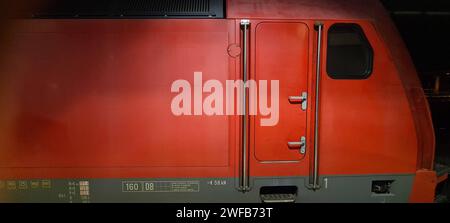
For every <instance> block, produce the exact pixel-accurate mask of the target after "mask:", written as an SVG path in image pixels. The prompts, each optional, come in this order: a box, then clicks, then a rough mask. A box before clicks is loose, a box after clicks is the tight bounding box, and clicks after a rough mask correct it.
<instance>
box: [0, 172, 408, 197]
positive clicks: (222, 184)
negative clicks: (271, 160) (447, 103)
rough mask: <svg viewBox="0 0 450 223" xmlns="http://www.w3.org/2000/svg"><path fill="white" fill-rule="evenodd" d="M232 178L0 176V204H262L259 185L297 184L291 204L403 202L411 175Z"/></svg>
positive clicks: (260, 186)
mask: <svg viewBox="0 0 450 223" xmlns="http://www.w3.org/2000/svg"><path fill="white" fill-rule="evenodd" d="M237 180H238V179H236V178H176V179H159V178H158V179H53V180H46V179H39V180H0V202H82V203H88V202H177V203H179V202H181V203H184V202H193V203H196V202H201V203H239V202H246V203H248V202H250V203H257V202H261V201H262V200H261V198H260V189H261V188H262V187H276V186H296V187H297V197H296V202H307V203H312V202H395V203H398V202H407V201H408V197H409V195H410V193H411V190H412V184H413V180H414V175H363V176H323V177H321V178H320V183H321V189H320V190H316V191H312V190H309V189H308V188H307V184H308V178H307V177H274V178H269V177H259V178H251V187H252V189H251V191H250V192H247V193H242V192H239V191H238V190H237V189H236V187H237V183H238V182H237ZM373 181H393V183H392V184H391V190H390V193H387V194H375V193H373V192H372V182H373Z"/></svg>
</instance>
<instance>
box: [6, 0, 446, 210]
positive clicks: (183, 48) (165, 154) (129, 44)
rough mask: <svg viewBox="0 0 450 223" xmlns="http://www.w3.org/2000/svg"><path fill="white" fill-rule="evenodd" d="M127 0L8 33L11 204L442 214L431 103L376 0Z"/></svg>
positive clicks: (47, 16)
mask: <svg viewBox="0 0 450 223" xmlns="http://www.w3.org/2000/svg"><path fill="white" fill-rule="evenodd" d="M117 1H118V2H119V4H116V5H119V6H118V7H119V9H118V10H117V12H112V13H111V12H108V13H109V14H108V13H104V14H102V13H97V14H95V13H93V12H91V11H89V12H86V11H83V10H81V9H80V11H76V12H72V11H70V12H66V11H64V10H62V11H64V12H66V14H64V13H63V14H61V13H60V12H61V11H57V10H56V11H55V10H53V11H51V10H50V12H48V11H46V12H38V13H35V14H34V16H35V18H32V19H19V20H14V21H13V22H12V24H14V25H13V26H12V27H13V28H12V29H11V30H10V35H9V38H8V39H7V40H6V41H7V43H8V44H7V47H6V48H5V49H4V50H3V52H2V56H3V57H2V60H1V64H0V73H1V76H0V78H1V81H0V105H1V108H2V109H1V115H0V120H1V121H0V167H1V168H0V200H1V201H14V202H34V201H44V202H47V201H52V202H53V201H56V202H294V201H295V202H432V201H433V199H434V193H435V187H436V184H437V182H438V181H439V180H440V179H438V177H437V176H436V173H435V171H433V162H434V161H433V159H434V146H435V145H434V144H435V142H434V132H433V126H432V121H431V116H430V112H429V108H428V104H427V101H426V98H425V96H424V93H423V90H422V88H421V84H420V82H419V79H418V77H417V74H416V71H415V68H414V66H413V64H412V62H411V59H410V57H409V55H408V52H407V50H406V48H405V46H404V44H403V42H402V40H401V38H400V36H399V34H398V32H397V30H396V28H395V26H394V25H393V23H392V22H391V20H390V18H389V15H388V14H387V13H386V12H385V11H384V9H383V7H382V5H381V4H380V3H379V2H378V1H364V2H361V1H357V0H350V1H334V0H315V1H310V0H283V1H275V0H264V1H257V0H228V1H226V2H223V1H221V0H196V1H195V0H188V1H148V2H147V5H140V4H139V2H142V1H136V0H132V1H127V3H124V1H121V0H117ZM99 2H104V1H99ZM149 2H150V3H149ZM151 2H153V3H151ZM155 2H156V3H155ZM122 3H123V4H122ZM97 4H100V3H97ZM169 4H171V5H169ZM169 6H170V7H169ZM58 13H59V14H58ZM249 83H250V84H249Z"/></svg>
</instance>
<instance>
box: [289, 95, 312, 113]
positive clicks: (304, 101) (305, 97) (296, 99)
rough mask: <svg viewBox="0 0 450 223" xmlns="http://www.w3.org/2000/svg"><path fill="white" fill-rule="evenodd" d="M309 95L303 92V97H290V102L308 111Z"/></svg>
mask: <svg viewBox="0 0 450 223" xmlns="http://www.w3.org/2000/svg"><path fill="white" fill-rule="evenodd" d="M307 100H308V93H307V92H303V93H302V95H301V96H289V102H290V103H291V104H302V110H303V111H306V109H307V107H308V104H307V103H308V101H307Z"/></svg>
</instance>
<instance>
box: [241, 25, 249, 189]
mask: <svg viewBox="0 0 450 223" xmlns="http://www.w3.org/2000/svg"><path fill="white" fill-rule="evenodd" d="M249 26H250V20H248V19H243V20H241V28H242V31H243V35H242V37H243V38H242V50H243V53H242V79H243V82H244V84H243V86H242V87H243V89H242V90H243V92H242V96H243V98H242V108H243V116H242V154H241V168H242V169H241V177H240V181H241V182H240V190H241V191H242V192H246V191H249V190H250V186H249V176H248V172H249V168H248V145H247V144H248V142H247V133H248V127H247V91H246V83H247V80H248V29H249Z"/></svg>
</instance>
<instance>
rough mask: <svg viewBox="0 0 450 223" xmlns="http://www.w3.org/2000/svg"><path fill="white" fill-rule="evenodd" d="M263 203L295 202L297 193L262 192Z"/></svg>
mask: <svg viewBox="0 0 450 223" xmlns="http://www.w3.org/2000/svg"><path fill="white" fill-rule="evenodd" d="M260 196H261V200H262V202H263V203H294V202H295V199H296V198H297V195H296V194H261V195H260Z"/></svg>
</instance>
